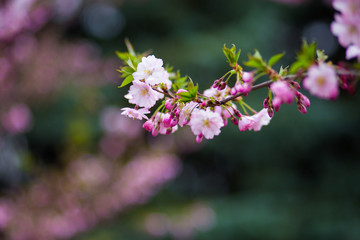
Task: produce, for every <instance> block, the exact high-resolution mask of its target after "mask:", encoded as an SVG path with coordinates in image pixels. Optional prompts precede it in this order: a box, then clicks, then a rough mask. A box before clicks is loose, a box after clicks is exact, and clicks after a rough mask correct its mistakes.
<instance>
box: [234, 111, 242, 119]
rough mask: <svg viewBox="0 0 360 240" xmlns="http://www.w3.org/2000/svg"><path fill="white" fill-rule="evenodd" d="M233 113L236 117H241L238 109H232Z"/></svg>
mask: <svg viewBox="0 0 360 240" xmlns="http://www.w3.org/2000/svg"><path fill="white" fill-rule="evenodd" d="M234 114H235V116H237V117H238V118H241V113H240V111H239V110H237V109H234Z"/></svg>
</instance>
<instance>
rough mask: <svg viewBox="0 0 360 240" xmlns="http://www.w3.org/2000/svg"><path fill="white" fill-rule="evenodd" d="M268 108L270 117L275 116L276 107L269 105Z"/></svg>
mask: <svg viewBox="0 0 360 240" xmlns="http://www.w3.org/2000/svg"><path fill="white" fill-rule="evenodd" d="M267 110H268V114H269V117H271V118H272V117H273V116H274V109H273V108H271V107H269V108H268V109H267Z"/></svg>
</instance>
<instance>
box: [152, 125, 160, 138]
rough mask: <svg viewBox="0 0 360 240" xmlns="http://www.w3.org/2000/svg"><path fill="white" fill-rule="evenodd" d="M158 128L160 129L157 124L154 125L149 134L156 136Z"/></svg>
mask: <svg viewBox="0 0 360 240" xmlns="http://www.w3.org/2000/svg"><path fill="white" fill-rule="evenodd" d="M159 130H160V127H159V126H157V127H154V128H153V130H152V132H151V135H153V137H156V136H157V135H158V134H159Z"/></svg>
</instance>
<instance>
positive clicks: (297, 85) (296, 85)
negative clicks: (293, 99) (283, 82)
mask: <svg viewBox="0 0 360 240" xmlns="http://www.w3.org/2000/svg"><path fill="white" fill-rule="evenodd" d="M289 83H290V85H291V86H293V87H294V88H296V89H300V84H299V83H298V82H295V81H290V82H289Z"/></svg>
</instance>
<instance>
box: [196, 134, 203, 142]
mask: <svg viewBox="0 0 360 240" xmlns="http://www.w3.org/2000/svg"><path fill="white" fill-rule="evenodd" d="M202 140H203V135H202V133H200V134H199V135H197V136H196V142H197V143H201V141H202Z"/></svg>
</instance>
